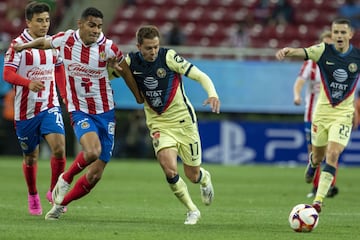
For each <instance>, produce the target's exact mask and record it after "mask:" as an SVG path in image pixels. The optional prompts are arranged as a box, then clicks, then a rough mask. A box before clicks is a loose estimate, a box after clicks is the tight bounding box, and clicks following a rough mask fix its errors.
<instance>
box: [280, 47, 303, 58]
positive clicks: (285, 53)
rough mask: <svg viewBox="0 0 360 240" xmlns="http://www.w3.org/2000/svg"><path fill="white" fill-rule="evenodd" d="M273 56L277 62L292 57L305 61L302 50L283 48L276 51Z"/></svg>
mask: <svg viewBox="0 0 360 240" xmlns="http://www.w3.org/2000/svg"><path fill="white" fill-rule="evenodd" d="M275 56H276V58H277V59H278V60H284V59H285V57H294V58H301V59H305V57H306V53H305V50H304V49H303V48H290V47H285V48H282V49H280V50H279V51H277V52H276V54H275Z"/></svg>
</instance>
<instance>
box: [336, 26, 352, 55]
mask: <svg viewBox="0 0 360 240" xmlns="http://www.w3.org/2000/svg"><path fill="white" fill-rule="evenodd" d="M331 36H332V40H333V41H334V45H335V48H336V49H337V50H338V51H339V52H346V51H347V50H348V48H349V45H350V39H351V38H352V36H353V32H352V29H351V27H350V26H349V25H347V24H337V23H333V24H332V26H331Z"/></svg>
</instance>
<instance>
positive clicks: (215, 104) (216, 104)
mask: <svg viewBox="0 0 360 240" xmlns="http://www.w3.org/2000/svg"><path fill="white" fill-rule="evenodd" d="M208 104H209V105H210V107H211V111H212V112H215V113H217V114H219V113H220V100H219V99H218V98H216V97H209V98H208V99H206V100H205V101H204V103H203V105H204V106H206V105H208Z"/></svg>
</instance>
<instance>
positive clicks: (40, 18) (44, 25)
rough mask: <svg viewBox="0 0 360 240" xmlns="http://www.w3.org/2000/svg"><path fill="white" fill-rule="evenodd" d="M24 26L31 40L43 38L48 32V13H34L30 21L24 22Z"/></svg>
mask: <svg viewBox="0 0 360 240" xmlns="http://www.w3.org/2000/svg"><path fill="white" fill-rule="evenodd" d="M26 25H27V26H28V28H29V33H30V35H31V36H32V37H33V38H39V37H44V36H45V35H46V34H47V32H48V31H49V27H50V15H49V13H48V12H43V13H34V15H33V17H32V19H31V20H30V21H29V20H26Z"/></svg>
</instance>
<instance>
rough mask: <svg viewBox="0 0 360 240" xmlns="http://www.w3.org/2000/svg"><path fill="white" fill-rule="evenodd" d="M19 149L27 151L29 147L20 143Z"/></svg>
mask: <svg viewBox="0 0 360 240" xmlns="http://www.w3.org/2000/svg"><path fill="white" fill-rule="evenodd" d="M20 147H21V149H22V150H28V148H29V146H28V145H27V144H26V143H24V142H20Z"/></svg>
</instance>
